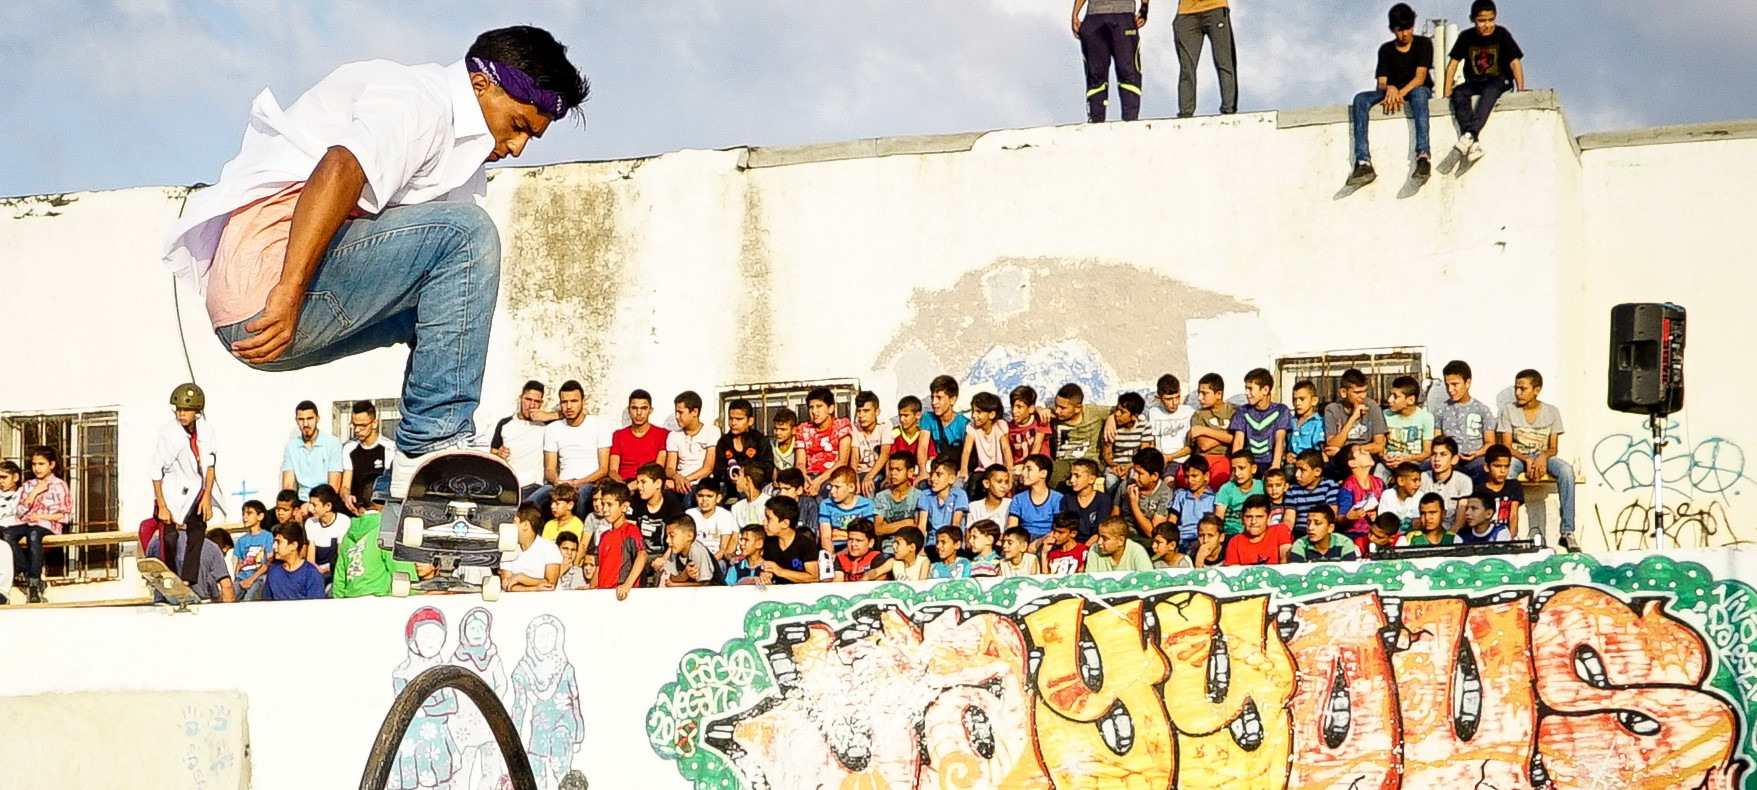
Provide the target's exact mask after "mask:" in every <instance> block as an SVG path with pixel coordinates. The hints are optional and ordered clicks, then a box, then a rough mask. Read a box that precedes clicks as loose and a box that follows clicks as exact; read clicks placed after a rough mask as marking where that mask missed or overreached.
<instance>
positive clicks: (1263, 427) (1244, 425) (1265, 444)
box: [1226, 403, 1293, 464]
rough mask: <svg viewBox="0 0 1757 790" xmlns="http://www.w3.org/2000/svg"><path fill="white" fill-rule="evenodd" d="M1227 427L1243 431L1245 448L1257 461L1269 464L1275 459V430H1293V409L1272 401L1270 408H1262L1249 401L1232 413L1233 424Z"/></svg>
mask: <svg viewBox="0 0 1757 790" xmlns="http://www.w3.org/2000/svg"><path fill="white" fill-rule="evenodd" d="M1226 429H1227V430H1229V431H1233V432H1235V433H1236V432H1240V431H1242V432H1243V433H1244V435H1245V450H1247V451H1248V452H1250V454H1251V456H1252V457H1253V458H1255V459H1256V461H1257V463H1259V464H1267V463H1269V462H1270V461H1272V460H1274V459H1273V457H1272V456H1274V454H1275V432H1276V431H1287V432H1289V433H1291V432H1292V431H1293V411H1292V410H1291V409H1288V408H1287V405H1286V404H1283V403H1271V404H1269V408H1267V409H1262V410H1259V409H1257V408H1256V407H1255V406H1252V405H1250V404H1248V403H1247V404H1245V405H1243V406H1240V407H1238V409H1237V410H1236V411H1234V412H1233V413H1232V424H1230V425H1228V426H1226Z"/></svg>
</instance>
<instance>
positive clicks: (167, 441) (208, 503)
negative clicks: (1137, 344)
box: [151, 383, 216, 587]
mask: <svg viewBox="0 0 1757 790" xmlns="http://www.w3.org/2000/svg"><path fill="white" fill-rule="evenodd" d="M171 409H172V414H173V418H172V420H171V421H170V422H168V423H165V426H164V427H163V428H160V429H159V436H158V440H157V442H156V444H155V445H154V447H153V463H152V467H151V468H152V474H153V508H154V514H155V515H156V516H157V518H158V520H159V522H160V523H161V524H165V525H172V524H175V525H176V526H177V527H179V528H180V529H169V528H167V529H164V530H162V532H161V534H163V535H164V536H165V546H164V548H165V557H166V558H167V563H166V564H167V565H170V566H173V567H178V568H181V569H182V573H181V574H180V575H181V576H182V577H183V581H185V582H188V583H189V585H190V586H192V587H193V586H195V585H196V583H197V582H199V581H200V573H201V555H202V548H201V544H202V543H203V542H204V541H205V540H206V537H205V536H206V533H207V520H208V519H210V518H213V514H214V505H213V490H214V474H215V473H214V459H215V456H214V452H213V447H214V445H215V444H216V442H215V441H214V437H213V434H212V433H211V432H209V431H208V428H207V418H206V417H205V416H203V415H202V412H203V411H205V410H206V409H207V395H206V393H203V392H202V391H201V388H200V387H198V386H196V385H195V384H194V383H189V384H179V385H178V386H177V388H176V389H174V390H172V391H171ZM179 550H181V553H182V559H181V560H172V559H171V558H173V557H175V555H176V553H177V552H178V551H179Z"/></svg>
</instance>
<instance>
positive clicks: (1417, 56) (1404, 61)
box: [1373, 36, 1434, 89]
mask: <svg viewBox="0 0 1757 790" xmlns="http://www.w3.org/2000/svg"><path fill="white" fill-rule="evenodd" d="M1424 66H1425V67H1426V68H1427V70H1428V76H1427V79H1426V80H1425V81H1423V82H1422V84H1421V86H1420V87H1426V88H1432V87H1434V40H1433V39H1431V38H1428V37H1427V36H1416V37H1415V38H1414V39H1413V40H1411V41H1410V42H1409V51H1408V52H1398V51H1397V42H1395V41H1387V42H1385V45H1384V46H1382V47H1379V68H1378V69H1377V70H1376V71H1374V72H1373V76H1374V77H1384V78H1385V84H1386V85H1389V86H1391V87H1393V88H1398V89H1401V88H1402V87H1403V86H1405V85H1408V84H1409V83H1410V81H1411V80H1414V79H1415V70H1416V69H1417V68H1421V67H1424Z"/></svg>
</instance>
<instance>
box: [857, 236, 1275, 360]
mask: <svg viewBox="0 0 1757 790" xmlns="http://www.w3.org/2000/svg"><path fill="white" fill-rule="evenodd" d="M1015 291H1016V293H1015ZM909 306H910V308H911V309H912V310H913V312H914V316H913V317H912V318H911V319H909V320H907V321H905V322H904V323H903V324H902V325H901V326H900V327H898V329H897V331H896V333H895V334H893V335H892V337H891V340H890V342H889V343H888V344H886V345H885V347H884V349H883V350H882V351H880V352H879V355H878V359H877V360H876V361H875V364H874V366H873V367H874V369H884V368H886V367H889V366H891V365H892V364H894V363H896V362H897V361H898V360H899V359H900V358H901V357H903V355H904V353H905V352H906V351H907V350H908V349H909V348H910V347H911V346H913V345H917V344H918V345H920V346H921V347H923V349H924V350H925V351H926V352H927V353H928V354H929V355H930V356H932V357H933V358H934V360H935V362H936V363H937V364H938V366H939V368H940V369H941V370H946V371H964V370H968V369H970V367H971V365H972V364H973V363H975V362H976V361H977V360H978V359H980V358H981V357H983V356H984V355H985V354H987V353H988V352H989V351H990V349H993V348H995V347H997V346H998V347H1003V348H1007V349H1009V350H1011V351H1013V352H1016V353H1018V354H1021V355H1025V356H1029V355H1031V354H1032V353H1033V352H1036V351H1041V350H1044V349H1048V348H1050V347H1052V346H1056V345H1057V344H1060V343H1063V342H1064V341H1068V340H1078V341H1081V342H1083V343H1085V344H1086V345H1088V346H1090V347H1091V349H1092V351H1093V352H1095V353H1096V355H1097V356H1098V358H1099V359H1100V360H1102V361H1103V363H1104V364H1105V365H1107V366H1108V367H1109V368H1110V369H1111V370H1112V371H1114V372H1115V373H1116V375H1117V376H1118V377H1119V379H1120V380H1121V381H1125V382H1127V381H1151V380H1153V379H1155V378H1158V376H1159V375H1160V374H1162V373H1164V372H1166V371H1168V370H1172V371H1183V370H1188V369H1189V347H1188V333H1187V332H1186V331H1185V330H1184V326H1183V322H1185V321H1188V320H1190V319H1199V318H1213V317H1216V316H1221V315H1226V314H1228V313H1242V312H1254V311H1255V310H1256V308H1255V307H1254V306H1252V305H1250V304H1247V303H1245V302H1242V301H1240V300H1238V299H1235V298H1233V297H1231V296H1228V295H1226V294H1221V293H1216V292H1213V291H1207V290H1203V289H1200V288H1196V287H1194V286H1191V285H1189V284H1188V283H1185V282H1183V281H1181V280H1178V279H1175V278H1171V277H1166V276H1164V275H1162V274H1157V273H1154V272H1150V271H1146V270H1144V269H1141V268H1138V267H1135V266H1129V265H1125V264H1118V263H1105V262H1101V261H1097V260H1093V259H1068V258H997V259H996V260H995V261H994V262H992V263H990V264H989V265H987V266H985V267H983V268H981V269H976V270H973V271H970V272H968V273H966V274H965V275H964V276H962V277H960V278H958V281H957V282H955V283H953V284H952V285H951V287H949V288H945V289H941V290H936V291H927V290H917V291H915V292H914V293H913V294H912V295H911V296H910V297H909ZM1142 316H1150V317H1151V318H1149V319H1148V320H1147V322H1145V323H1143V321H1142Z"/></svg>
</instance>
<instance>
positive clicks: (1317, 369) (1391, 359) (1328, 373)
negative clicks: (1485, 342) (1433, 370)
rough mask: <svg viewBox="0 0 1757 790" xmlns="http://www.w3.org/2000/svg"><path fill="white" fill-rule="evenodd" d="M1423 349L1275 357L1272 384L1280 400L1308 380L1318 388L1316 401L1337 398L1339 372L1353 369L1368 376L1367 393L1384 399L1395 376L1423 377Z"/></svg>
mask: <svg viewBox="0 0 1757 790" xmlns="http://www.w3.org/2000/svg"><path fill="white" fill-rule="evenodd" d="M1424 353H1425V350H1424V349H1421V348H1387V349H1360V350H1348V351H1327V352H1324V353H1321V354H1293V355H1289V356H1284V357H1280V358H1279V359H1277V360H1275V368H1276V370H1275V384H1276V388H1277V392H1278V394H1279V396H1280V400H1281V402H1282V403H1292V402H1293V385H1294V384H1297V383H1299V382H1300V381H1302V380H1308V379H1309V380H1310V381H1311V382H1312V383H1313V384H1315V385H1317V387H1318V402H1319V403H1330V402H1332V401H1334V400H1336V391H1337V390H1338V389H1339V388H1340V387H1341V386H1342V383H1341V382H1342V373H1343V371H1346V370H1348V369H1349V368H1355V369H1357V370H1359V371H1360V372H1362V373H1365V374H1366V375H1367V396H1368V397H1369V398H1372V399H1373V400H1377V401H1384V400H1385V394H1386V393H1388V392H1390V391H1391V381H1392V380H1393V379H1396V378H1397V377H1398V376H1414V377H1415V378H1416V380H1417V381H1421V380H1422V379H1423V376H1424V374H1423V371H1425V370H1426V367H1425V366H1424V364H1423V356H1424Z"/></svg>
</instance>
